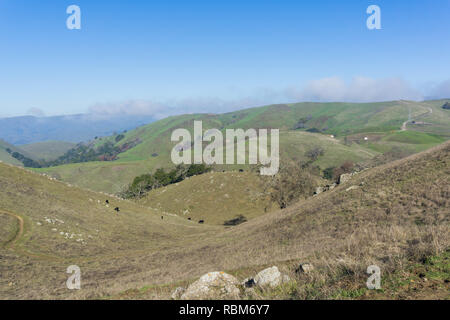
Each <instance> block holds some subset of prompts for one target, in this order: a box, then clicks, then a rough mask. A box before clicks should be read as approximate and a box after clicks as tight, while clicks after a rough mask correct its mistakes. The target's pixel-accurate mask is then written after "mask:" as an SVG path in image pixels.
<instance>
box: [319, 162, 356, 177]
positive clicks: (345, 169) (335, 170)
mask: <svg viewBox="0 0 450 320" xmlns="http://www.w3.org/2000/svg"><path fill="white" fill-rule="evenodd" d="M354 167H355V164H354V163H353V162H351V161H345V162H344V163H343V164H342V165H340V166H339V167H330V168H326V169H325V170H324V171H323V177H324V178H325V179H328V180H332V181H334V182H337V181H338V180H339V177H340V176H341V175H342V174H344V173H350V172H352V171H353V168H354Z"/></svg>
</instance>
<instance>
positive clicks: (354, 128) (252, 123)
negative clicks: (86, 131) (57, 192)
mask: <svg viewBox="0 0 450 320" xmlns="http://www.w3.org/2000/svg"><path fill="white" fill-rule="evenodd" d="M443 103H444V101H443V100H442V101H428V102H410V101H393V102H380V103H296V104H282V105H271V106H264V107H259V108H251V109H246V110H240V111H236V112H231V113H225V114H192V115H181V116H173V117H169V118H166V119H163V120H160V121H157V122H154V123H151V124H149V125H146V126H142V127H140V128H137V129H135V130H132V131H129V132H127V133H125V134H124V135H123V137H122V136H121V137H120V139H118V136H117V135H114V136H110V137H106V138H102V139H98V140H95V141H92V142H90V145H92V146H94V147H99V146H101V145H103V144H105V143H107V142H110V143H112V144H114V145H115V146H118V147H121V146H124V145H126V144H132V145H134V144H136V145H135V146H134V147H132V148H130V149H129V150H127V151H125V152H123V153H120V154H119V155H118V160H116V161H113V162H88V163H79V164H69V165H63V166H58V167H51V168H45V169H40V170H38V171H40V172H47V173H49V174H51V175H52V176H54V177H56V178H58V179H61V180H64V181H67V182H70V183H73V184H76V185H79V186H82V187H84V188H90V189H92V190H97V191H105V192H114V193H116V192H119V191H120V190H121V189H123V188H124V187H125V186H126V185H127V184H129V183H130V182H131V181H132V179H133V178H134V177H135V176H137V175H140V174H143V173H147V172H150V171H153V170H155V169H156V168H159V167H170V166H172V164H171V160H170V152H171V150H172V148H173V147H174V145H175V143H172V142H171V141H170V136H171V134H172V132H173V130H175V129H177V128H186V129H188V130H190V131H191V132H192V131H193V122H194V120H202V121H203V128H204V130H205V129H208V128H218V129H220V130H222V131H224V130H225V129H227V128H231V129H232V128H243V129H248V128H255V129H258V128H279V129H280V130H281V133H280V153H281V157H282V159H283V158H284V159H287V158H289V159H298V160H301V159H302V158H304V153H305V152H306V151H308V148H313V147H317V146H319V147H322V148H324V149H325V151H326V152H325V156H324V157H321V158H320V159H319V160H318V161H317V165H319V166H320V167H321V168H322V169H325V168H327V167H331V166H337V165H340V164H341V163H342V162H344V161H346V160H352V161H355V162H359V161H365V160H367V159H370V158H372V157H374V156H376V155H377V154H379V153H380V152H381V153H384V152H388V151H391V150H393V149H394V150H395V149H400V150H404V151H405V152H406V153H407V154H411V153H415V152H419V151H421V150H425V149H427V148H429V147H431V146H434V145H436V144H439V143H440V142H442V141H445V140H446V139H448V138H449V137H450V112H449V111H448V110H444V109H442V108H440V106H442V104H443ZM430 110H431V111H432V112H431V111H430ZM409 117H411V120H414V119H417V123H416V124H413V123H412V122H411V123H406V125H405V128H406V131H407V133H402V132H399V133H396V132H397V131H400V130H401V129H402V126H403V125H404V124H405V122H407V121H408V119H409ZM419 120H420V121H419ZM419 122H426V123H429V124H426V125H425V124H424V125H422V124H418V123H419ZM307 131H309V132H307ZM411 131H415V132H416V133H412V132H411ZM331 135H335V136H336V138H331V137H330V136H331ZM413 135H414V137H413ZM367 136H368V137H370V139H369V140H367V141H366V140H364V137H367ZM407 136H409V138H407ZM372 137H373V138H374V139H372ZM411 139H412V140H411ZM411 141H414V143H411ZM241 167H245V166H224V167H223V168H219V170H220V169H226V170H236V169H238V168H241Z"/></svg>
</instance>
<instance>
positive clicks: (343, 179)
mask: <svg viewBox="0 0 450 320" xmlns="http://www.w3.org/2000/svg"><path fill="white" fill-rule="evenodd" d="M351 178H352V174H351V173H344V174H341V175H340V177H339V184H343V183H346V182H347V181H349V180H350V179H351Z"/></svg>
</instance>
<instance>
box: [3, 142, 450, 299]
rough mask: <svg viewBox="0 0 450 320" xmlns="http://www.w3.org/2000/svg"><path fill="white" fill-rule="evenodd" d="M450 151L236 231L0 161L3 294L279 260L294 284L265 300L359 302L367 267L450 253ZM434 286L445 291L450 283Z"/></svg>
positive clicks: (170, 278)
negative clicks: (74, 278)
mask: <svg viewBox="0 0 450 320" xmlns="http://www.w3.org/2000/svg"><path fill="white" fill-rule="evenodd" d="M449 156H450V143H448V142H447V143H444V144H443V145H441V146H439V147H436V148H433V149H430V150H428V151H426V152H423V153H420V154H417V155H413V156H411V157H409V158H406V159H403V160H399V161H396V162H393V163H390V164H387V165H384V166H382V167H378V168H374V169H370V170H367V171H364V172H363V173H360V174H359V175H357V176H355V177H354V178H353V179H352V180H350V181H349V182H347V183H346V184H344V185H341V186H338V187H337V188H335V189H333V190H332V191H328V192H325V193H323V194H320V195H319V196H317V197H313V198H310V199H308V200H306V201H302V202H301V203H299V204H298V205H294V206H292V207H290V208H288V209H286V210H283V211H275V212H271V213H267V214H265V215H262V216H260V217H256V218H254V219H252V220H250V221H248V222H247V223H244V224H241V225H239V226H236V227H232V228H225V227H219V226H212V225H199V224H197V223H194V222H190V221H188V220H187V219H185V218H180V217H177V216H172V215H169V214H164V213H162V212H161V211H154V210H151V209H148V208H145V207H141V206H140V205H138V204H135V203H133V202H129V201H123V200H118V199H115V198H111V197H108V196H106V195H104V194H100V193H95V192H89V191H84V190H82V189H78V188H75V187H70V186H67V185H65V184H63V183H61V182H56V181H51V180H49V179H47V178H46V177H43V176H40V175H36V174H33V173H30V172H28V171H26V170H23V169H20V168H16V167H10V166H8V165H5V164H0V186H1V188H0V204H1V205H0V211H2V212H3V214H0V215H5V213H9V215H10V216H11V215H12V216H16V218H17V219H18V221H19V218H21V219H23V221H24V228H23V232H22V233H20V232H18V233H17V234H18V235H19V236H18V238H17V239H16V240H13V241H12V242H9V243H8V244H6V247H5V248H3V249H0V255H1V261H2V263H1V264H0V272H1V274H2V277H1V278H0V298H13V297H14V298H40V299H42V298H57V299H58V298H68V297H72V298H89V297H90V298H93V297H109V296H112V297H116V296H117V295H118V294H120V293H121V292H122V293H124V292H127V294H126V297H130V298H133V297H140V298H168V297H169V295H170V291H171V290H172V289H173V287H175V286H178V285H179V284H180V283H186V282H190V281H192V280H194V279H196V277H198V276H200V275H202V274H204V273H206V272H210V271H213V270H224V271H228V272H230V273H233V274H234V275H236V276H238V277H239V278H240V279H243V278H244V277H246V276H249V275H251V274H254V271H255V270H261V268H262V267H264V266H267V265H274V264H275V265H279V266H280V268H282V269H283V271H285V272H287V273H289V274H290V276H291V277H292V280H293V283H291V284H289V286H290V287H289V288H290V289H289V288H288V289H289V290H285V289H282V288H281V289H280V290H279V291H277V292H275V293H273V294H274V295H273V296H269V298H270V297H272V298H273V297H277V298H282V297H290V298H309V299H317V298H333V297H334V298H336V297H339V296H342V295H345V296H350V297H355V296H356V297H357V294H355V292H356V293H358V292H360V290H361V289H362V288H364V287H365V281H366V279H367V275H366V274H365V270H366V268H367V266H368V265H372V264H377V265H379V266H380V267H381V270H382V272H383V276H389V275H391V274H395V273H396V272H401V271H402V270H403V268H404V267H405V266H406V265H408V264H412V263H419V262H420V261H425V260H424V259H426V257H429V256H436V255H439V254H441V253H442V252H443V250H445V249H446V248H449V246H450V239H449V234H450V232H449V231H450V229H449V226H450V224H449V223H450V220H449V219H450V217H449V214H448V213H449V208H450V202H449V199H450V197H449V194H450V189H449V186H450V180H449V178H450V157H449ZM205 177H207V176H205ZM180 185H181V184H180ZM179 187H181V186H179ZM350 187H351V188H350ZM167 192H169V191H167ZM105 198H107V199H109V200H110V201H111V205H110V207H107V206H106V205H105V203H104V201H105ZM115 206H120V208H121V212H120V213H119V214H117V213H115V212H114V210H113V207H115ZM208 214H211V213H208ZM6 215H8V214H6ZM161 216H163V218H164V219H161ZM7 223H8V224H9V225H10V224H11V223H12V222H7ZM11 228H13V226H11ZM2 230H3V229H2ZM19 231H20V230H19ZM2 233H3V231H2ZM0 238H1V239H7V238H8V236H3V237H0ZM2 241H3V245H5V241H8V240H2ZM305 261H308V262H311V263H312V264H313V265H314V266H315V270H316V271H315V272H314V273H312V274H311V275H308V276H298V275H296V274H295V273H294V272H293V270H294V268H295V267H297V266H298V263H300V262H305ZM73 264H76V265H78V266H80V267H81V270H82V276H83V278H82V279H83V280H82V281H83V282H82V288H83V289H82V290H80V291H76V292H74V291H69V290H67V289H66V288H65V286H64V283H65V281H66V280H67V275H66V273H65V272H66V268H67V266H69V265H73ZM447 272H448V271H447ZM439 285H440V286H443V288H444V289H442V290H444V291H443V292H444V293H445V292H446V293H447V294H448V283H445V282H444V281H442V283H440V284H439ZM445 286H447V289H445V288H446V287H445ZM439 290H441V289H439ZM267 294H270V293H267ZM392 297H393V298H395V297H398V293H397V296H396V295H395V293H394V295H393V296H392Z"/></svg>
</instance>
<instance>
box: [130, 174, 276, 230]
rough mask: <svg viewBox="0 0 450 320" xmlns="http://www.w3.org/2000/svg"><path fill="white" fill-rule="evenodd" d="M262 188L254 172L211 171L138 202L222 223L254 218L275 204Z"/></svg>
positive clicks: (161, 189) (150, 194)
mask: <svg viewBox="0 0 450 320" xmlns="http://www.w3.org/2000/svg"><path fill="white" fill-rule="evenodd" d="M263 191H264V188H263V185H262V181H261V179H260V178H259V176H257V175H256V174H255V173H249V172H210V173H207V174H203V175H199V176H194V177H191V178H188V179H187V180H185V181H182V182H180V183H177V184H173V185H169V186H167V187H164V188H160V189H155V190H153V191H151V192H150V193H149V194H148V195H147V196H146V197H145V198H143V199H140V200H139V203H140V204H142V205H144V206H146V207H152V208H158V209H160V210H163V211H167V212H170V213H173V214H176V215H178V216H180V217H182V218H184V219H187V218H191V219H192V220H193V221H199V220H204V221H205V223H207V224H219V225H223V223H224V222H225V221H229V220H231V219H234V218H236V217H237V216H239V215H243V216H245V218H247V219H252V218H255V217H258V216H260V215H263V214H264V213H265V212H266V210H267V209H268V210H269V211H271V210H270V209H271V208H275V206H272V205H271V204H270V202H269V201H268V199H266V198H265V197H264V194H263ZM266 208H267V209H266Z"/></svg>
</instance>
